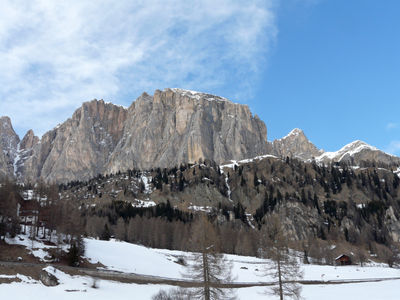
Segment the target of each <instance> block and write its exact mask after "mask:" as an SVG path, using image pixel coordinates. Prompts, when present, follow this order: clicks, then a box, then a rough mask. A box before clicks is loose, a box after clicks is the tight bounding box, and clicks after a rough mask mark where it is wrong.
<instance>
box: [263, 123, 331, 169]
mask: <svg viewBox="0 0 400 300" xmlns="http://www.w3.org/2000/svg"><path fill="white" fill-rule="evenodd" d="M270 153H271V154H273V155H276V156H278V157H287V156H288V157H293V158H298V159H300V160H304V161H305V160H309V159H312V158H314V157H317V156H320V155H321V154H322V153H323V151H322V150H320V149H318V148H317V147H315V145H314V144H313V143H311V142H310V141H309V140H308V139H307V137H306V136H305V134H304V132H303V131H302V130H300V129H298V128H295V129H293V130H292V131H291V132H290V133H289V134H288V135H287V136H285V137H284V138H281V139H279V140H274V141H273V142H272V143H271V144H270Z"/></svg>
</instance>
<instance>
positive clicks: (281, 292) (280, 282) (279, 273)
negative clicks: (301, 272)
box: [278, 255, 283, 300]
mask: <svg viewBox="0 0 400 300" xmlns="http://www.w3.org/2000/svg"><path fill="white" fill-rule="evenodd" d="M278 277H279V297H280V300H283V289H282V273H281V258H280V255H278Z"/></svg>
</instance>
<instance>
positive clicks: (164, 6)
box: [0, 0, 277, 134]
mask: <svg viewBox="0 0 400 300" xmlns="http://www.w3.org/2000/svg"><path fill="white" fill-rule="evenodd" d="M274 4H275V1H274V0H271V1H257V0H255V1H247V2H246V5H243V2H241V1H227V0H221V1H209V0H204V1H196V2H192V1H184V0H171V1H152V0H148V1H128V0H127V1H124V0H121V1H108V0H107V1H106V0H99V1H82V0H81V1H78V0H70V1H50V0H37V1H7V0H5V1H2V9H1V10H0V61H1V62H2V63H1V64H0V112H1V113H0V114H1V115H9V116H11V118H12V119H13V123H14V124H15V125H16V126H15V127H16V128H17V129H18V131H20V132H21V131H22V130H26V129H28V128H30V127H31V126H34V129H35V130H36V131H37V132H38V133H39V134H43V133H44V132H45V131H46V130H48V129H50V128H51V127H53V126H54V125H56V124H57V123H58V122H62V121H63V120H64V119H65V118H67V117H68V116H70V115H71V113H72V111H73V109H75V108H76V107H79V106H80V104H81V103H82V102H83V101H87V100H90V99H93V98H104V99H107V100H110V101H112V102H116V103H119V104H125V105H129V104H130V102H131V101H132V100H133V99H134V98H135V97H137V96H138V95H139V94H140V93H141V92H142V91H148V92H152V91H153V90H154V89H155V88H164V87H184V88H192V89H198V90H205V91H208V90H218V91H219V90H221V91H222V90H228V89H231V95H236V94H239V95H240V94H241V93H242V94H243V93H244V94H246V93H249V92H251V82H252V81H253V80H255V79H256V78H257V74H258V72H259V68H260V65H263V64H264V63H265V62H266V57H267V55H268V52H269V49H270V47H271V45H272V44H273V43H274V40H275V38H276V33H277V30H276V26H275V16H274V10H275V7H274ZM232 87H233V88H232ZM224 96H230V95H224ZM32 124H34V125H32Z"/></svg>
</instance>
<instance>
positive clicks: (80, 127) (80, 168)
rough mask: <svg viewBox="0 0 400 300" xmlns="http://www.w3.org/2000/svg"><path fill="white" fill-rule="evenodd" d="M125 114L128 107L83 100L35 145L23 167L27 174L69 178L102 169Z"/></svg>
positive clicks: (60, 180) (114, 142)
mask: <svg viewBox="0 0 400 300" xmlns="http://www.w3.org/2000/svg"><path fill="white" fill-rule="evenodd" d="M126 116H127V110H126V109H125V108H123V107H120V106H116V105H113V104H107V103H105V102H104V101H103V100H100V101H97V100H93V101H91V102H86V103H84V104H83V105H82V107H81V108H79V109H78V110H76V111H75V113H74V114H73V116H72V118H70V119H68V120H67V121H66V122H64V123H63V124H61V125H59V126H58V127H56V128H55V129H53V130H51V131H49V132H47V133H46V134H44V135H43V137H42V139H41V141H40V142H39V143H37V144H36V145H35V146H34V147H33V154H32V156H31V157H29V158H28V159H27V160H26V162H25V164H24V166H23V168H22V169H23V170H22V172H23V173H24V177H25V178H29V179H37V178H43V179H44V180H45V181H56V182H66V181H70V180H77V179H79V180H84V179H88V178H91V177H93V176H95V175H97V174H98V173H103V171H104V166H105V164H106V163H107V161H108V158H109V156H110V154H111V153H112V152H113V150H114V148H115V146H116V145H117V143H118V141H119V140H120V138H121V136H122V130H123V126H124V123H125V120H126ZM28 140H29V138H27V144H29V141H28Z"/></svg>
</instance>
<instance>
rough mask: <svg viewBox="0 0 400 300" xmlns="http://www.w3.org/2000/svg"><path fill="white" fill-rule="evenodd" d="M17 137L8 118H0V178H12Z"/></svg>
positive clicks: (17, 142) (17, 144) (17, 143)
mask: <svg viewBox="0 0 400 300" xmlns="http://www.w3.org/2000/svg"><path fill="white" fill-rule="evenodd" d="M18 146H19V137H18V135H17V134H16V133H15V131H14V128H13V126H12V124H11V120H10V118H9V117H1V118H0V176H2V177H3V176H8V177H13V176H14V164H15V161H16V159H17V149H18Z"/></svg>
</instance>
